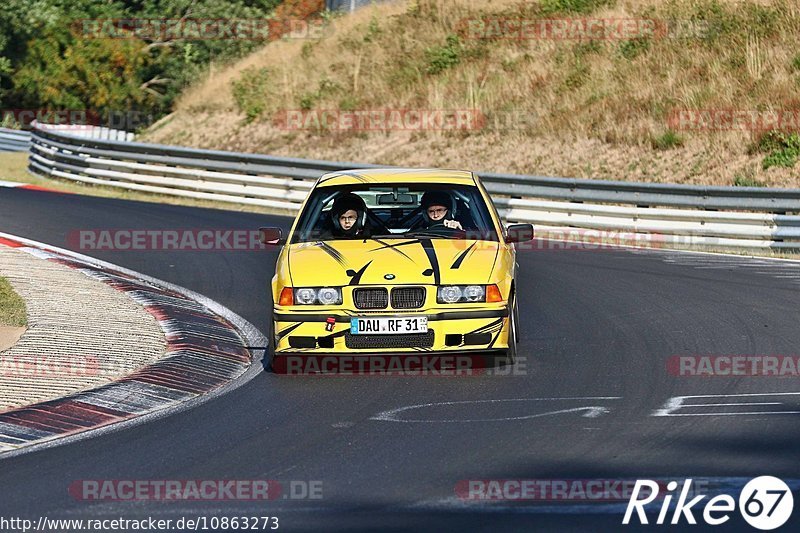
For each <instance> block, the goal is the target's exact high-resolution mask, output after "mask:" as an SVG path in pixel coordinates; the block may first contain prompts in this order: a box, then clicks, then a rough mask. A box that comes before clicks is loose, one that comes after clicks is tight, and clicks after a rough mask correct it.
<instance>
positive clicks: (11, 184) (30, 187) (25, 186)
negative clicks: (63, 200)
mask: <svg viewBox="0 0 800 533" xmlns="http://www.w3.org/2000/svg"><path fill="white" fill-rule="evenodd" d="M0 187H7V188H12V189H26V190H28V191H44V192H57V193H59V194H72V193H69V192H65V191H59V190H57V189H49V188H47V187H41V186H39V185H31V184H30V183H20V182H17V181H0Z"/></svg>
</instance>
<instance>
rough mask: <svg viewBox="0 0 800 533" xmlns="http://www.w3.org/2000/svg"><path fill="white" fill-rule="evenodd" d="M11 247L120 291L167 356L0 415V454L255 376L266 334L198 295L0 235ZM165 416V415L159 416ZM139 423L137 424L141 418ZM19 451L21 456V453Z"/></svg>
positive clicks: (165, 407) (182, 402)
mask: <svg viewBox="0 0 800 533" xmlns="http://www.w3.org/2000/svg"><path fill="white" fill-rule="evenodd" d="M0 246H11V247H14V248H17V249H19V250H21V251H23V252H26V253H29V254H31V255H33V256H36V257H39V258H41V259H44V260H48V261H54V262H57V263H59V264H62V265H66V266H68V267H71V268H74V269H77V270H79V271H80V272H82V273H83V274H85V275H87V276H89V277H91V278H94V279H96V280H98V281H100V282H103V283H106V284H107V285H109V286H111V287H113V288H115V289H117V290H120V291H123V292H125V293H126V294H128V295H129V296H130V297H131V298H133V299H134V300H135V301H136V302H138V303H139V304H141V305H142V306H143V307H144V308H145V310H147V311H148V312H149V313H151V314H152V315H153V316H154V317H155V318H156V320H157V321H158V324H159V326H160V327H161V329H162V331H163V332H164V335H165V337H166V339H167V353H166V354H165V355H164V357H163V358H161V359H159V360H158V361H156V362H154V363H152V364H150V365H148V366H146V367H144V368H141V369H139V370H137V371H136V372H134V373H133V374H131V375H128V376H124V377H122V378H119V379H117V380H116V381H113V382H111V383H109V384H107V385H103V386H101V387H98V388H96V389H91V390H88V391H83V392H79V393H75V394H71V395H68V396H66V397H63V398H59V399H56V400H50V401H46V402H41V403H37V404H33V405H28V406H25V407H21V408H16V409H12V410H9V411H5V412H0V456H2V457H6V456H8V455H10V454H15V453H14V452H15V451H17V450H19V451H29V450H30V447H31V446H32V445H38V444H43V443H51V442H53V441H56V440H58V442H59V443H60V442H62V439H64V438H65V437H82V436H85V435H84V434H85V432H87V431H90V430H98V429H99V428H106V427H109V426H111V425H113V427H114V428H116V427H118V426H124V425H127V424H125V423H126V422H134V420H135V419H136V420H135V421H136V422H139V421H140V420H139V419H140V418H149V417H145V416H144V415H150V414H155V413H156V412H162V411H172V409H170V408H176V407H178V406H182V407H189V406H190V405H189V404H194V403H197V402H196V401H197V400H200V399H203V401H205V400H206V399H207V398H208V397H211V396H216V395H218V394H222V393H224V392H227V391H229V390H232V389H233V388H236V387H238V386H241V385H242V384H243V383H245V382H247V381H249V379H252V378H253V377H255V375H257V373H258V371H259V370H258V367H259V366H260V365H253V364H252V363H253V361H254V360H257V358H258V357H259V356H260V355H263V347H264V346H266V339H265V338H264V336H263V335H262V334H261V333H260V332H259V331H258V330H257V329H256V328H255V326H253V325H252V324H250V323H249V322H247V321H246V320H244V319H243V318H241V317H239V316H238V315H236V314H235V313H233V312H232V311H230V310H228V309H227V308H225V307H223V306H222V305H220V304H218V303H216V302H214V301H212V300H209V299H208V298H205V297H204V296H202V295H199V294H197V293H194V292H192V291H189V290H187V289H184V288H182V287H178V286H175V285H172V284H170V283H167V282H164V281H160V280H156V279H154V278H151V277H149V276H145V275H143V274H139V273H136V272H133V271H131V270H128V269H125V268H122V267H119V266H116V265H112V264H110V263H106V262H104V261H99V260H97V259H93V258H90V257H87V256H83V255H81V254H77V253H75V252H70V251H68V250H63V249H60V248H55V247H52V246H49V245H46V244H43V243H39V242H35V241H31V240H28V239H23V238H20V237H16V236H13V235H8V234H5V233H0ZM165 414H167V413H165ZM141 421H143V420H141ZM23 448H24V450H23Z"/></svg>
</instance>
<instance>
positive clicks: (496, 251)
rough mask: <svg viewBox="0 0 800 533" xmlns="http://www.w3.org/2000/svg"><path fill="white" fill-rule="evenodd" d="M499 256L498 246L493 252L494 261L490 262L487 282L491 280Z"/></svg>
mask: <svg viewBox="0 0 800 533" xmlns="http://www.w3.org/2000/svg"><path fill="white" fill-rule="evenodd" d="M499 255H500V246H499V245H498V247H497V248H495V250H494V261H492V268H490V269H489V277H488V278H487V281H489V280H491V279H492V272H494V265H495V264H496V263H497V257H498V256H499Z"/></svg>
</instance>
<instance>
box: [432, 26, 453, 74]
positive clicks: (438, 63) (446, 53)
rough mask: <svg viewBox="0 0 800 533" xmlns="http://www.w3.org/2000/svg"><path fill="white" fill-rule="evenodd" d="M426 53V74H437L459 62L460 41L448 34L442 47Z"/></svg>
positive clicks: (436, 47)
mask: <svg viewBox="0 0 800 533" xmlns="http://www.w3.org/2000/svg"><path fill="white" fill-rule="evenodd" d="M426 53H427V56H428V66H427V68H426V69H425V70H426V71H427V72H428V74H438V73H440V72H442V71H444V70H447V69H449V68H450V67H452V66H454V65H457V64H458V63H459V62H460V61H461V58H460V54H461V41H459V40H458V36H457V35H453V34H450V35H448V36H447V39H446V40H445V45H444V46H435V47H433V48H428V49H427V50H426Z"/></svg>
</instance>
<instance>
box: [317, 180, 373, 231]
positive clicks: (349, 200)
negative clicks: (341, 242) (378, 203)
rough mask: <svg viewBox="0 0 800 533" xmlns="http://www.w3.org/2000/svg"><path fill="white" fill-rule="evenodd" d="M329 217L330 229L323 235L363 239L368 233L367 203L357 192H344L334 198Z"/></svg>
mask: <svg viewBox="0 0 800 533" xmlns="http://www.w3.org/2000/svg"><path fill="white" fill-rule="evenodd" d="M330 217H331V230H330V231H329V232H328V235H325V237H328V238H334V239H363V238H367V237H369V235H370V230H369V226H368V225H367V205H366V204H365V203H364V200H363V199H362V198H361V197H360V196H358V195H357V194H353V193H350V192H349V193H345V194H343V195H341V196H339V197H338V198H337V199H336V200H334V201H333V206H332V207H331V210H330Z"/></svg>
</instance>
